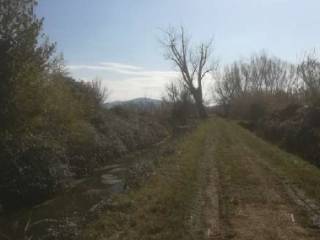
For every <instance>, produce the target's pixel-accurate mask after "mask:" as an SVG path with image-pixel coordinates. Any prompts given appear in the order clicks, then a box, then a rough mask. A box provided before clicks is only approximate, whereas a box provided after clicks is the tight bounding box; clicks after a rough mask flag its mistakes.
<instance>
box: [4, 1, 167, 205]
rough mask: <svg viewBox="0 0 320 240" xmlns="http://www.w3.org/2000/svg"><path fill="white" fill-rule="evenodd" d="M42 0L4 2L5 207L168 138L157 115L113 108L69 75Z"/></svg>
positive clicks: (91, 85) (39, 197) (42, 195)
mask: <svg viewBox="0 0 320 240" xmlns="http://www.w3.org/2000/svg"><path fill="white" fill-rule="evenodd" d="M36 4H37V1H34V0H28V1H20V0H14V1H11V0H10V1H9V0H8V1H1V4H0V15H1V17H0V79H1V82H0V123H1V124H0V149H1V151H0V191H1V194H0V205H1V206H0V207H1V208H4V209H5V210H14V209H17V208H20V207H24V206H30V205H34V204H37V203H40V202H42V201H43V200H45V199H47V198H48V197H50V196H52V195H54V194H55V193H56V192H57V191H59V190H61V189H64V188H65V187H67V186H68V183H69V180H71V179H73V178H77V177H83V176H87V175H89V174H90V173H91V172H92V170H93V169H94V168H96V167H99V166H102V165H105V164H107V163H108V162H109V161H110V159H114V158H116V157H119V156H122V155H123V154H126V153H128V152H131V151H135V150H138V149H141V148H145V147H148V146H151V145H152V144H154V143H157V142H159V141H161V140H162V139H163V138H164V137H166V136H167V132H166V130H165V127H163V126H162V124H161V123H160V122H159V120H158V119H157V118H156V117H155V114H154V113H148V112H139V111H130V110H126V109H121V108H119V109H113V110H109V109H106V107H105V104H104V103H105V101H106V100H107V96H108V90H107V89H105V88H103V87H102V86H101V83H100V82H99V81H92V82H81V81H76V80H74V79H73V78H71V77H70V76H69V74H68V73H67V71H66V70H65V67H64V64H63V59H62V58H61V57H60V56H59V55H58V54H56V53H55V44H52V43H50V41H49V40H48V37H47V36H45V35H44V34H43V32H42V26H43V19H39V18H37V16H36V15H35V14H34V7H35V5H36Z"/></svg>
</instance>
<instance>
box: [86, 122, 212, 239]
mask: <svg viewBox="0 0 320 240" xmlns="http://www.w3.org/2000/svg"><path fill="white" fill-rule="evenodd" d="M209 128H210V122H209V121H208V122H204V123H202V124H200V126H199V127H198V128H197V129H196V130H195V131H194V132H193V133H191V134H189V135H187V136H186V137H184V138H183V139H182V140H181V143H180V144H178V147H177V149H176V152H175V154H173V155H172V156H169V157H164V158H162V159H161V161H160V162H159V166H158V167H157V170H156V171H155V173H154V174H153V176H152V177H151V178H150V180H149V181H148V183H146V184H145V185H144V186H143V187H141V188H140V189H137V190H133V191H131V192H130V193H128V194H126V195H119V196H117V197H116V198H115V199H114V201H113V202H114V203H115V204H114V205H113V207H111V208H110V209H109V210H108V211H106V212H105V214H104V215H103V216H102V217H101V218H100V219H99V220H97V221H96V222H95V223H93V224H91V225H90V226H89V227H88V228H87V229H86V230H85V231H84V234H83V239H130V240H135V239H137V240H138V239H139V240H143V239H148V240H150V239H166V240H170V239H172V240H176V239H192V237H191V232H190V226H189V225H188V221H189V218H190V209H191V208H192V206H191V205H192V202H193V199H194V197H195V195H196V193H197V186H198V181H199V179H200V178H199V171H198V169H199V165H200V164H199V163H200V160H201V158H202V155H203V152H204V142H205V138H206V132H207V131H208V129H209Z"/></svg>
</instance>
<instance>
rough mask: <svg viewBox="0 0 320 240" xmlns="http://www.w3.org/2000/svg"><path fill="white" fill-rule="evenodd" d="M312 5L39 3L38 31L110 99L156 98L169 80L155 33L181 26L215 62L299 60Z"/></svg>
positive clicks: (313, 32) (255, 0)
mask: <svg viewBox="0 0 320 240" xmlns="http://www.w3.org/2000/svg"><path fill="white" fill-rule="evenodd" d="M319 10H320V1H319V0H219V1H218V0H157V1H156V0H54V1H52V0H40V3H39V7H38V14H39V15H40V16H43V17H45V29H44V31H45V32H46V33H47V34H48V35H49V37H50V39H51V40H52V41H56V42H57V43H58V51H60V52H62V53H63V55H64V58H65V61H66V64H67V66H68V69H69V72H70V74H71V75H73V76H74V77H75V78H77V79H78V78H80V79H84V80H90V79H93V78H95V77H98V78H100V79H101V80H102V82H103V84H104V85H105V86H107V87H108V88H109V89H110V90H111V92H112V94H111V99H110V100H124V99H130V98H134V97H141V96H142V97H143V96H147V97H154V98H159V97H161V94H162V92H163V86H164V85H165V83H166V82H167V81H168V80H170V79H174V78H175V77H176V72H175V69H174V68H173V66H172V65H171V64H170V63H169V62H167V61H166V60H165V59H164V57H163V49H162V47H161V45H160V44H159V41H158V39H159V37H161V30H160V29H165V28H167V27H168V26H179V25H183V26H184V27H185V28H186V29H187V31H188V32H189V33H190V34H191V35H192V40H193V41H194V42H195V43H197V42H200V41H203V40H207V39H210V38H213V39H214V50H215V52H214V56H215V57H216V58H217V59H219V61H220V64H221V65H223V64H226V63H230V62H232V61H234V60H237V59H239V58H245V57H248V56H250V55H251V54H253V53H257V52H259V51H261V50H265V51H267V52H269V53H270V54H272V55H277V56H279V57H281V58H284V59H286V60H289V61H292V62H296V61H299V60H300V59H301V58H302V56H303V54H304V52H305V51H310V50H312V49H319V46H320V31H319V26H320V14H319Z"/></svg>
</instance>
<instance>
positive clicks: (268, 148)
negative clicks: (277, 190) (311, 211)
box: [230, 123, 320, 202]
mask: <svg viewBox="0 0 320 240" xmlns="http://www.w3.org/2000/svg"><path fill="white" fill-rule="evenodd" d="M230 127H231V128H232V131H233V132H235V133H236V134H238V136H239V138H240V139H242V140H243V141H244V142H245V143H246V144H247V145H248V146H249V147H250V148H251V149H254V151H255V152H256V153H258V154H259V156H260V157H261V159H263V160H265V161H266V162H267V163H268V164H269V166H270V167H271V168H272V170H273V171H274V172H275V173H277V174H278V175H279V176H281V177H283V178H284V179H285V180H286V181H288V182H289V183H290V184H294V185H295V186H297V187H298V188H299V189H302V190H303V191H304V192H305V194H306V196H307V197H309V198H311V199H314V200H315V201H317V202H320V169H319V168H317V167H316V166H314V165H312V164H310V163H308V162H307V161H305V160H303V159H301V158H299V157H297V156H295V155H293V154H290V153H288V152H285V151H283V150H281V149H280V148H278V147H277V146H275V145H273V144H270V143H268V142H266V141H264V140H263V139H261V138H259V137H257V136H256V135H254V134H252V133H251V132H249V131H248V130H246V129H244V128H242V127H240V126H239V125H237V124H235V123H230Z"/></svg>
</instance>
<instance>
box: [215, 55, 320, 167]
mask: <svg viewBox="0 0 320 240" xmlns="http://www.w3.org/2000/svg"><path fill="white" fill-rule="evenodd" d="M319 76H320V60H319V57H318V56H317V55H316V54H315V53H313V54H309V55H308V56H307V57H306V58H305V59H304V60H303V61H302V62H301V63H299V64H291V63H288V62H286V61H284V60H281V59H279V58H277V57H272V56H269V55H268V54H266V53H261V54H258V55H254V56H252V57H251V58H250V59H249V60H240V61H237V62H235V63H233V64H231V65H229V66H226V67H225V69H224V71H223V72H222V74H221V77H220V78H219V80H218V82H217V84H216V88H215V91H214V95H215V99H216V100H217V102H218V103H219V106H218V107H217V108H216V110H217V111H216V112H218V113H219V114H220V115H222V116H224V117H228V118H232V119H238V120H240V121H242V124H243V126H246V127H247V128H249V129H251V130H254V131H256V132H257V133H258V134H259V135H260V136H263V137H265V138H266V139H268V140H270V141H272V142H274V143H276V144H278V145H279V146H281V147H283V148H284V149H286V150H288V151H290V152H293V153H295V154H298V155H300V156H301V157H303V158H304V159H306V160H307V161H310V162H312V163H313V164H315V165H317V166H320V162H319V159H320V158H319V157H320V148H319V146H320V145H319V143H320V135H319V127H320V125H319V123H320V121H319V120H320V111H319V104H320V102H319V96H320V95H319V93H320V77H319Z"/></svg>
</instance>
